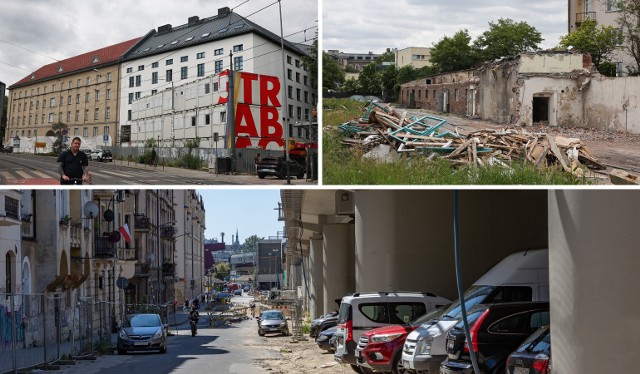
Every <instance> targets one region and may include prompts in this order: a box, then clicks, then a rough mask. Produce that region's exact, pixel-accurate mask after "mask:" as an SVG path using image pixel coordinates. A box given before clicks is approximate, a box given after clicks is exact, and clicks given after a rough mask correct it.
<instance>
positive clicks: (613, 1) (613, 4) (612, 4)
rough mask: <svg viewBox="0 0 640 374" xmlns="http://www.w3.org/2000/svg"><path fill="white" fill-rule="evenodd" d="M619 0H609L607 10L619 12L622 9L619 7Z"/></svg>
mask: <svg viewBox="0 0 640 374" xmlns="http://www.w3.org/2000/svg"><path fill="white" fill-rule="evenodd" d="M617 2H618V0H607V12H619V11H620V9H619V8H618V7H617Z"/></svg>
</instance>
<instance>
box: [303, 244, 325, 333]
mask: <svg viewBox="0 0 640 374" xmlns="http://www.w3.org/2000/svg"><path fill="white" fill-rule="evenodd" d="M309 242H310V243H309V257H308V259H309V267H308V276H307V283H308V285H309V293H310V295H309V296H310V297H309V314H310V315H311V319H312V320H313V319H316V318H318V317H319V316H320V315H322V314H324V309H323V308H324V289H323V288H324V277H323V273H322V268H323V266H322V251H323V248H322V239H313V238H312V239H310V241H309ZM303 281H304V280H303Z"/></svg>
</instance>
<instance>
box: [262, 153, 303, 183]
mask: <svg viewBox="0 0 640 374" xmlns="http://www.w3.org/2000/svg"><path fill="white" fill-rule="evenodd" d="M257 172H258V178H260V179H263V178H264V177H266V176H268V175H270V176H274V177H278V178H279V179H284V178H286V177H287V162H286V160H285V158H284V157H265V158H263V159H262V160H260V161H259V162H258V166H257ZM305 172H306V171H305V167H304V165H301V164H299V163H298V162H296V161H293V160H289V175H291V176H294V177H297V178H298V179H302V178H304V174H305Z"/></svg>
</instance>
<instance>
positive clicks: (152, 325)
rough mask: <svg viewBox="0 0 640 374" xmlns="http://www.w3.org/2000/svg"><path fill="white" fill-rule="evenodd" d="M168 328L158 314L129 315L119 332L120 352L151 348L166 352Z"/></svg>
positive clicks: (148, 349)
mask: <svg viewBox="0 0 640 374" xmlns="http://www.w3.org/2000/svg"><path fill="white" fill-rule="evenodd" d="M168 329H169V325H166V324H163V323H162V319H161V318H160V315H158V314H133V315H129V316H127V318H126V320H125V322H124V325H123V326H122V327H121V328H120V331H119V332H118V354H120V355H122V354H125V353H127V351H150V350H154V351H160V353H166V352H167V330H168Z"/></svg>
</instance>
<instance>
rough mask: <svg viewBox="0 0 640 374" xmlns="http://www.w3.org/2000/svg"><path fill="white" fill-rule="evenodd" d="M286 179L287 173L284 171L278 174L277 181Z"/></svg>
mask: <svg viewBox="0 0 640 374" xmlns="http://www.w3.org/2000/svg"><path fill="white" fill-rule="evenodd" d="M286 177H287V172H286V171H284V170H283V171H281V172H280V174H278V179H285V178H286Z"/></svg>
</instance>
